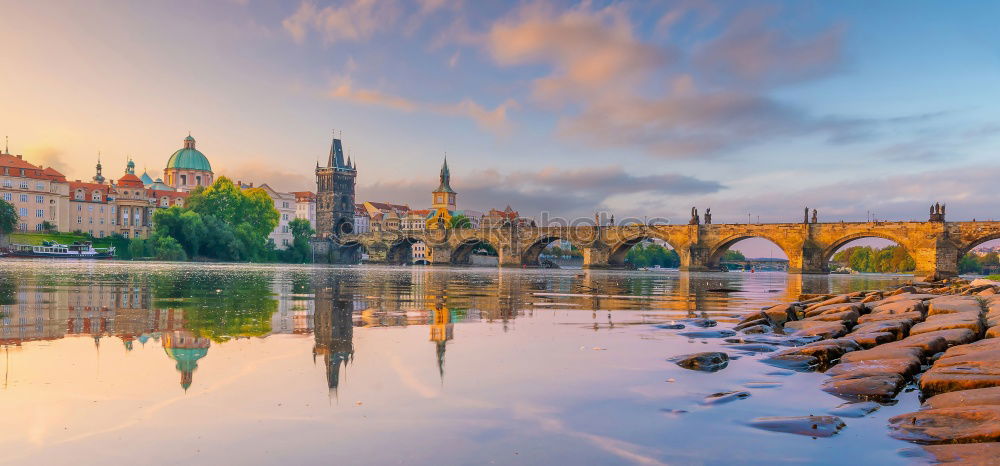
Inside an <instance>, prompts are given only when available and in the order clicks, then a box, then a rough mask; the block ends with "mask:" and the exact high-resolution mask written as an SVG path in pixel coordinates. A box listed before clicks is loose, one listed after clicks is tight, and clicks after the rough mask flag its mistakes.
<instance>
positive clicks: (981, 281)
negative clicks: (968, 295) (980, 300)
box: [969, 278, 1000, 286]
mask: <svg viewBox="0 0 1000 466" xmlns="http://www.w3.org/2000/svg"><path fill="white" fill-rule="evenodd" d="M983 285H989V286H1000V282H998V281H994V280H990V279H988V278H977V279H975V280H973V281H971V282H969V286H983Z"/></svg>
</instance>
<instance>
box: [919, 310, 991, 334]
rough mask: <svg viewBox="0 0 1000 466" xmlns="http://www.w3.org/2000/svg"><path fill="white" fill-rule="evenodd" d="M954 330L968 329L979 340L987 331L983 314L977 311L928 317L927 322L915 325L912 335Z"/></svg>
mask: <svg viewBox="0 0 1000 466" xmlns="http://www.w3.org/2000/svg"><path fill="white" fill-rule="evenodd" d="M953 328H967V329H969V330H972V332H973V333H975V334H976V337H977V338H978V337H979V336H980V335H982V334H983V332H984V331H985V330H986V328H985V325H984V324H983V319H982V316H981V314H980V313H979V312H977V311H971V312H956V313H951V314H936V315H933V316H928V317H927V320H925V321H923V322H921V323H919V324H917V325H914V326H913V328H911V329H910V335H918V334H921V333H927V332H936V331H938V330H948V329H953Z"/></svg>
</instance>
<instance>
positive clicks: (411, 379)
mask: <svg viewBox="0 0 1000 466" xmlns="http://www.w3.org/2000/svg"><path fill="white" fill-rule="evenodd" d="M382 354H383V355H385V357H386V358H387V359H388V361H389V367H391V368H392V370H393V371H395V372H396V375H398V376H399V381H400V382H403V385H405V386H407V387H409V388H410V389H412V390H413V391H414V392H416V393H417V394H418V395H420V396H422V397H424V398H437V397H438V396H439V395H440V394H441V391H440V390H438V389H436V388H433V387H431V386H430V385H427V384H425V383H423V382H422V381H420V379H419V378H417V376H416V375H414V374H413V371H412V370H410V368H409V367H407V366H406V365H404V364H403V362H402V361H400V360H399V356H396V355H395V354H391V353H386V352H383V353H382Z"/></svg>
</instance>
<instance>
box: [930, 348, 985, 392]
mask: <svg viewBox="0 0 1000 466" xmlns="http://www.w3.org/2000/svg"><path fill="white" fill-rule="evenodd" d="M985 341H992V340H985ZM963 346H968V345H963ZM955 348H960V346H956V347H955ZM950 352H951V350H948V351H947V352H945V354H944V355H943V356H941V358H940V359H938V360H937V361H936V362H935V363H934V365H933V366H932V367H931V368H930V370H928V371H927V372H925V373H924V375H922V376H921V377H920V390H921V392H923V394H924V396H933V395H937V394H939V393H945V392H952V391H956V390H969V389H974V388H987V387H997V386H1000V350H993V351H982V352H974V353H969V354H962V355H952V356H949V353H950Z"/></svg>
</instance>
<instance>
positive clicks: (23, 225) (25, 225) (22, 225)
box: [17, 223, 28, 231]
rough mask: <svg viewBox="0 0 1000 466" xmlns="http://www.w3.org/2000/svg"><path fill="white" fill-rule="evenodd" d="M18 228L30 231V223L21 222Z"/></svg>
mask: <svg viewBox="0 0 1000 466" xmlns="http://www.w3.org/2000/svg"><path fill="white" fill-rule="evenodd" d="M17 229H18V230H21V231H28V224H27V223H20V224H18V225H17Z"/></svg>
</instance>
